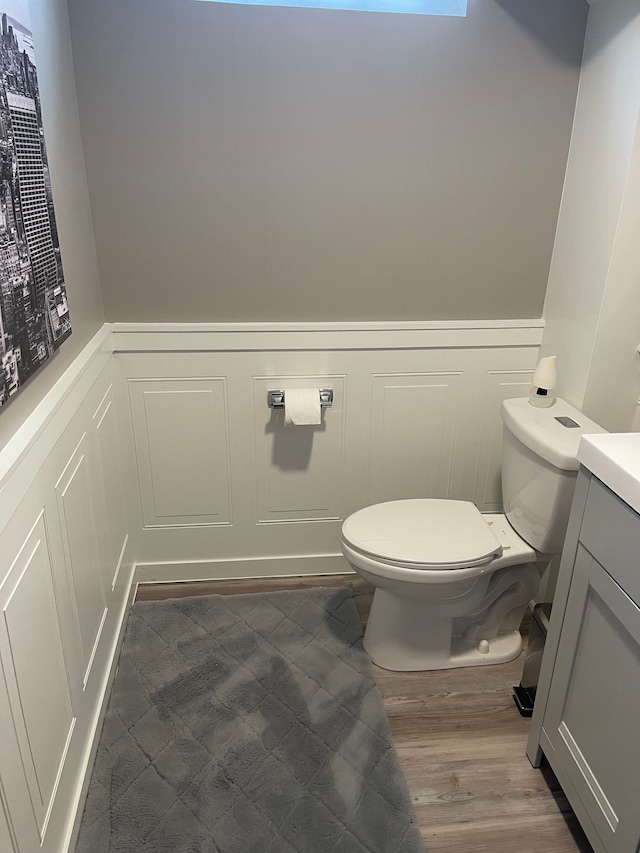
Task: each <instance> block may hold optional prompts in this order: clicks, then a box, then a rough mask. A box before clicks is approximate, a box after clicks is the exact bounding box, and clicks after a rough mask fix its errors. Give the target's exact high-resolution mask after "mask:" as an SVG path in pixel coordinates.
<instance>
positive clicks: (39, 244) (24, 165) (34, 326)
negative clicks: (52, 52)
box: [0, 0, 71, 406]
mask: <svg viewBox="0 0 640 853" xmlns="http://www.w3.org/2000/svg"><path fill="white" fill-rule="evenodd" d="M0 16H1V33H0V357H1V358H2V370H1V372H0V406H2V405H4V404H5V403H6V402H7V401H8V400H9V399H10V398H11V397H12V396H13V394H15V393H16V391H18V390H19V389H20V387H21V386H22V385H24V383H25V382H26V381H27V379H29V377H31V376H32V375H33V374H34V373H35V372H36V371H37V370H38V369H39V368H40V367H42V365H43V364H44V363H45V362H46V361H47V360H48V359H49V358H50V357H51V356H52V355H53V354H54V352H55V351H56V350H57V349H58V348H59V346H60V345H61V344H62V342H63V341H64V340H65V339H66V338H68V337H69V335H70V334H71V323H70V320H69V308H68V305H67V294H66V288H65V283H64V276H63V273H62V260H61V257H60V246H59V243H58V232H57V229H56V219H55V215H54V211H53V195H52V192H51V181H50V179H49V166H48V163H47V152H46V148H45V142H44V131H43V128H42V114H41V109H40V92H39V89H38V72H37V67H36V60H35V53H34V49H33V39H32V35H31V20H30V16H29V6H28V3H27V0H0Z"/></svg>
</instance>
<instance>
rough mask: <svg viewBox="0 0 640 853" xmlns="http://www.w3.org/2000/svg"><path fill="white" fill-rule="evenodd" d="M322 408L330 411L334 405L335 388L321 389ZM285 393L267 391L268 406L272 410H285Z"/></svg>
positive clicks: (319, 392)
mask: <svg viewBox="0 0 640 853" xmlns="http://www.w3.org/2000/svg"><path fill="white" fill-rule="evenodd" d="M318 394H320V406H321V408H323V409H328V408H330V407H331V406H332V405H333V388H319V389H318ZM284 395H285V392H284V391H267V405H268V406H269V408H270V409H284Z"/></svg>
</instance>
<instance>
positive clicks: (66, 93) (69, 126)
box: [0, 0, 104, 449]
mask: <svg viewBox="0 0 640 853" xmlns="http://www.w3.org/2000/svg"><path fill="white" fill-rule="evenodd" d="M0 5H1V4H0ZM29 8H30V13H31V24H32V27H33V38H34V43H35V50H36V63H37V67H38V82H39V85H40V95H41V98H42V113H43V122H44V130H45V137H46V144H47V155H48V158H49V166H50V171H51V185H52V187H53V200H54V204H55V209H56V222H57V226H58V236H59V238H60V250H61V252H62V264H63V267H64V277H65V284H66V287H67V297H68V300H69V310H70V314H71V325H72V329H73V333H72V335H71V337H70V338H69V339H68V340H67V341H65V343H64V344H63V345H62V347H61V348H60V350H59V351H58V352H57V353H56V354H55V356H53V358H51V359H50V360H49V361H48V362H47V363H46V364H45V365H44V366H43V367H41V368H40V370H39V371H38V372H37V373H36V374H35V375H34V376H33V378H32V379H30V380H29V382H27V384H26V385H25V386H23V387H22V388H21V389H20V391H19V392H18V394H16V396H15V397H13V398H12V399H11V400H10V401H9V402H8V403H6V404H5V405H4V406H3V407H2V409H1V410H0V449H1V448H2V447H4V446H5V445H6V443H7V442H8V441H9V439H10V438H11V436H12V435H13V433H14V432H15V430H16V429H17V428H18V426H19V425H20V424H21V423H22V422H23V421H24V420H25V418H26V417H28V415H29V414H30V413H31V412H32V411H33V409H34V408H35V407H36V406H37V405H38V403H39V402H40V400H41V399H42V397H43V396H44V395H45V394H46V393H47V391H49V390H50V389H51V387H52V386H53V384H54V383H55V382H56V381H57V380H58V379H59V378H60V376H61V375H62V373H63V372H64V371H65V370H66V368H67V367H69V365H70V364H71V362H72V361H73V360H74V359H75V358H76V356H77V355H78V353H79V352H80V351H81V350H82V348H83V347H84V346H85V345H86V344H87V343H88V341H89V340H90V339H91V338H92V337H93V335H94V334H95V333H96V332H97V331H98V329H99V328H100V326H101V325H102V324H103V323H104V312H103V308H102V296H101V292H100V279H99V276H98V265H97V260H96V248H95V242H94V238H93V229H92V223H91V208H90V204H89V194H88V191H87V182H86V175H85V167H84V160H83V154H82V139H81V137H80V125H79V122H78V105H77V102H76V90H75V81H74V74H73V62H72V57H71V39H70V35H69V19H68V15H67V4H66V2H65V0H29Z"/></svg>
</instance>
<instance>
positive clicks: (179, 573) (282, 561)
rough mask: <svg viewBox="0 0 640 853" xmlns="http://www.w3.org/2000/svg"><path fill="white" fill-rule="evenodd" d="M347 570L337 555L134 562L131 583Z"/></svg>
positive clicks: (223, 578)
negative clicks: (132, 580)
mask: <svg viewBox="0 0 640 853" xmlns="http://www.w3.org/2000/svg"><path fill="white" fill-rule="evenodd" d="M347 573H353V570H352V569H351V567H350V566H349V564H348V563H347V561H346V560H345V558H344V557H343V556H342V555H341V554H328V555H310V556H296V557H255V558H249V559H233V560H199V561H193V562H191V561H186V560H185V561H184V562H167V563H136V566H135V572H134V582H136V583H177V582H185V581H208V580H238V579H241V578H273V577H297V576H299V575H341V574H347Z"/></svg>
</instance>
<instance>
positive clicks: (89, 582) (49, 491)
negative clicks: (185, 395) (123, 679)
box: [0, 327, 133, 853]
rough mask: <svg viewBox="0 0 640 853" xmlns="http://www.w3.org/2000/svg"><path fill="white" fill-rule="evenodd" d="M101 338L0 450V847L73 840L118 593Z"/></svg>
mask: <svg viewBox="0 0 640 853" xmlns="http://www.w3.org/2000/svg"><path fill="white" fill-rule="evenodd" d="M110 344H111V338H110V329H109V328H108V327H106V328H103V329H101V330H100V331H99V333H98V334H96V336H95V338H94V339H93V340H92V341H90V343H89V344H88V345H87V347H86V348H85V350H83V352H82V353H81V355H80V356H79V357H78V359H77V360H76V361H75V362H74V363H73V364H72V365H71V366H70V368H69V370H68V371H67V372H65V374H63V376H62V377H61V378H60V380H59V381H58V382H57V383H56V384H55V385H54V386H53V387H52V388H51V389H50V391H49V392H48V393H47V395H46V396H45V397H44V398H43V400H42V401H41V403H40V404H39V405H38V407H37V408H36V410H35V411H34V412H33V413H32V415H30V416H29V417H28V418H27V420H26V421H25V422H24V424H23V425H22V426H21V427H20V428H19V429H18V431H17V433H16V434H15V436H14V437H13V438H12V439H11V440H10V442H9V443H8V444H7V445H6V446H5V448H4V449H3V450H2V451H1V452H0V494H1V495H2V500H1V501H0V554H1V555H2V562H1V564H0V660H1V664H2V666H1V670H0V672H1V673H2V675H3V677H0V849H1V850H2V853H4V851H5V850H7V851H11V850H12V849H13V848H15V853H36V851H38V853H70V851H71V849H72V848H73V843H74V838H75V832H76V830H77V826H78V821H79V817H80V815H81V813H82V808H83V794H84V791H85V790H86V786H87V784H88V780H89V774H90V771H91V763H92V758H93V755H94V752H93V750H94V744H95V743H96V737H97V735H98V734H99V732H100V728H101V722H102V718H103V713H104V710H105V709H106V704H105V702H106V699H107V697H108V691H109V687H110V684H111V680H112V678H113V674H114V671H115V660H116V655H117V651H118V647H119V643H120V641H121V637H122V632H123V626H124V620H125V617H126V612H127V607H128V604H129V603H130V595H131V592H130V590H131V588H132V587H131V584H132V576H133V560H132V556H131V554H130V552H129V550H127V549H126V548H125V546H126V543H127V539H128V530H127V525H128V523H129V522H128V518H127V516H126V515H125V514H124V513H123V511H122V507H124V506H125V505H126V500H125V498H126V495H125V493H124V490H123V483H122V481H121V476H120V473H119V468H120V461H121V457H122V452H121V448H120V436H119V432H118V427H119V424H120V423H121V420H122V419H121V418H116V412H115V405H116V396H117V395H116V393H115V392H116V388H115V386H114V385H113V379H114V377H113V359H112V353H111V347H110ZM127 421H128V418H127ZM116 575H117V582H116V583H115V584H114V578H115V577H116ZM2 808H5V809H6V817H7V824H8V826H7V827H6V828H7V830H8V832H9V839H10V840H9V841H7V840H6V838H5V837H4V836H3V835H2V833H3V832H4V830H5V827H4V824H3V823H2ZM5 834H6V833H5ZM9 845H11V846H9Z"/></svg>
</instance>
